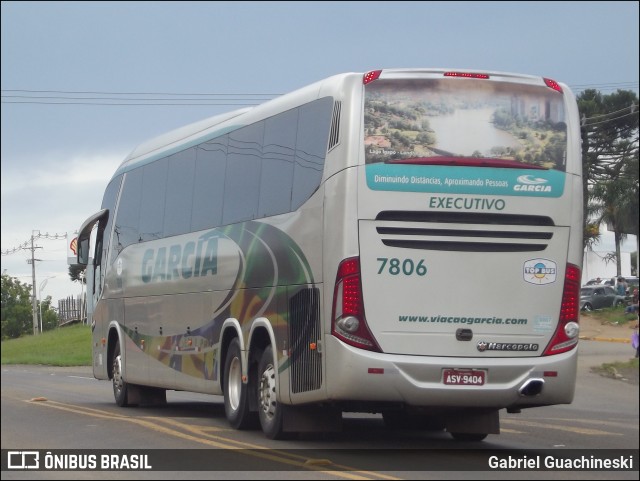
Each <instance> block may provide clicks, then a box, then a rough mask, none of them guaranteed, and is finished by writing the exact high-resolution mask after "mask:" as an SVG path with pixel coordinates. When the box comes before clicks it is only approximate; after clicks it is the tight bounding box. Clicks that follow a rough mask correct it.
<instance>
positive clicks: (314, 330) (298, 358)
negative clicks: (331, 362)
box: [289, 288, 322, 393]
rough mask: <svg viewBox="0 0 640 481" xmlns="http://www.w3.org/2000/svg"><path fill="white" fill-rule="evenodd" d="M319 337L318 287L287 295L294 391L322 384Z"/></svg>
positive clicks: (302, 390) (318, 386)
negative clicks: (291, 295) (289, 296)
mask: <svg viewBox="0 0 640 481" xmlns="http://www.w3.org/2000/svg"><path fill="white" fill-rule="evenodd" d="M320 338H321V329H320V291H319V289H318V288H308V289H302V290H300V291H299V292H298V293H297V294H295V295H294V296H293V297H291V299H289V339H290V346H291V391H292V392H294V393H298V392H306V391H314V390H316V389H320V386H321V385H322V357H321V354H320V353H319V352H318V344H319V341H320ZM312 346H315V347H312Z"/></svg>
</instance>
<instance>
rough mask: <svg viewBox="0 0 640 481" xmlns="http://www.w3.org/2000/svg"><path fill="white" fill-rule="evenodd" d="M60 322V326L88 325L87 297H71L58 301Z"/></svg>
mask: <svg viewBox="0 0 640 481" xmlns="http://www.w3.org/2000/svg"><path fill="white" fill-rule="evenodd" d="M58 322H59V325H60V326H65V325H67V324H73V323H75V322H81V323H83V324H86V323H87V300H86V296H77V297H72V296H69V297H67V298H66V299H60V300H58Z"/></svg>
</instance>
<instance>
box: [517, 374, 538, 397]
mask: <svg viewBox="0 0 640 481" xmlns="http://www.w3.org/2000/svg"><path fill="white" fill-rule="evenodd" d="M543 387H544V379H539V378H534V379H527V380H526V381H525V382H524V384H523V385H522V386H520V389H518V393H519V394H520V396H523V397H529V396H537V395H538V394H540V393H541V392H542V388H543Z"/></svg>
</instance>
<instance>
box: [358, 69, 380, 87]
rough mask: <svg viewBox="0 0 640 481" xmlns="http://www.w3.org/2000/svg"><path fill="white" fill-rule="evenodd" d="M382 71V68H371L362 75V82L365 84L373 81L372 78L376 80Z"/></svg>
mask: <svg viewBox="0 0 640 481" xmlns="http://www.w3.org/2000/svg"><path fill="white" fill-rule="evenodd" d="M381 73H382V70H372V71H371V72H367V73H366V74H364V76H363V77H362V83H363V84H365V85H367V84H369V83H371V82H373V81H374V80H376V79H377V78H378V77H380V74H381Z"/></svg>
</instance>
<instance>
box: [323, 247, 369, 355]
mask: <svg viewBox="0 0 640 481" xmlns="http://www.w3.org/2000/svg"><path fill="white" fill-rule="evenodd" d="M331 334H332V335H334V336H335V337H337V338H338V339H340V340H341V341H343V342H345V343H346V344H349V345H350V346H354V347H357V348H360V349H367V350H369V351H375V352H381V350H380V347H379V346H378V343H377V342H376V340H375V339H374V337H373V335H372V334H371V331H369V327H368V326H367V321H366V319H365V316H364V304H363V302H362V283H361V280H360V259H359V258H358V257H351V258H349V259H345V260H343V261H342V262H341V263H340V265H339V266H338V274H337V276H336V285H335V289H334V291H333V315H332V317H331Z"/></svg>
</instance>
